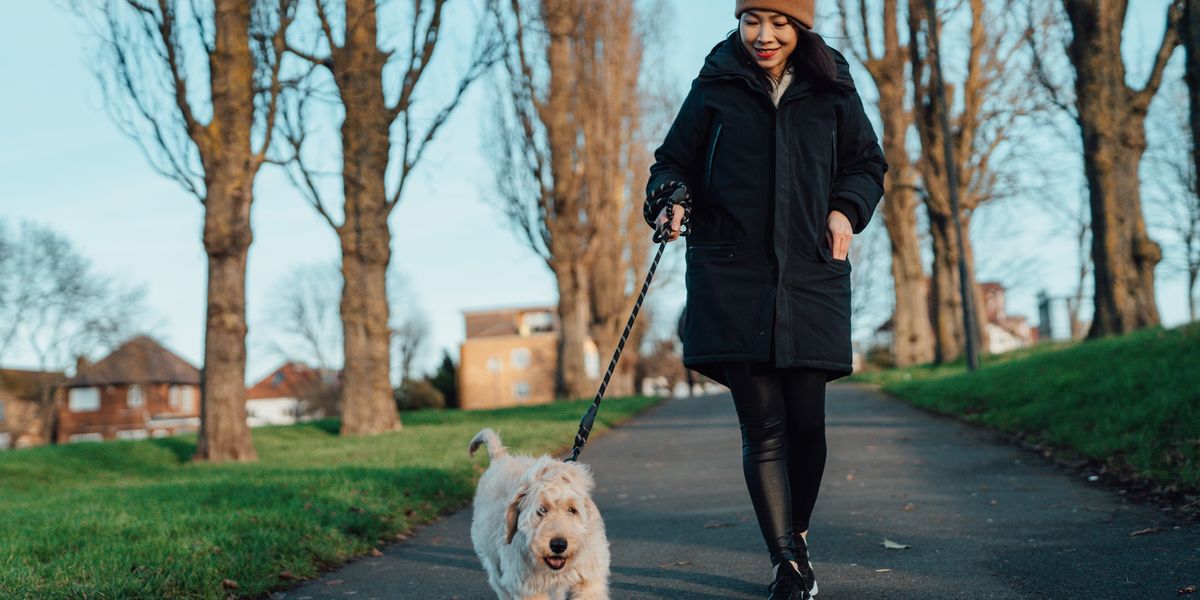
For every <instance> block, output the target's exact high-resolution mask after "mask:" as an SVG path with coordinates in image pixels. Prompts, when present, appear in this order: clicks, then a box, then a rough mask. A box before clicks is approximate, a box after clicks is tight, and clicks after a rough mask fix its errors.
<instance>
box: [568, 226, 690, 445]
mask: <svg viewBox="0 0 1200 600" xmlns="http://www.w3.org/2000/svg"><path fill="white" fill-rule="evenodd" d="M666 208H667V220H666V222H665V223H663V224H662V226H660V227H659V228H658V229H656V230H655V231H654V241H655V242H657V243H658V252H657V253H655V254H654V261H652V262H651V263H650V271H649V272H647V273H646V280H645V281H644V282H642V291H641V293H639V294H638V297H637V302H634V303H633V312H631V313H630V314H629V321H627V322H626V323H625V331H623V332H622V333H621V339H620V340H619V341H618V342H617V351H616V352H614V353H613V357H612V360H611V361H609V363H608V371H607V372H605V373H604V379H603V380H602V381H601V382H600V389H599V390H598V391H597V392H596V399H595V400H593V401H592V405H591V406H589V407H588V409H587V412H586V413H584V415H583V419H581V420H580V421H579V431H578V432H577V433H576V434H575V448H574V449H572V450H571V456H569V457H567V458H564V459H563V462H573V461H576V460H577V459H578V458H579V453H580V452H582V451H583V445H584V444H586V443H587V439H588V436H589V435H591V433H592V425H594V424H595V422H596V412H597V411H598V410H600V401H601V400H603V399H604V390H605V389H607V388H608V380H609V379H611V378H612V374H613V371H615V370H616V368H617V360H618V359H620V358H621V350H623V349H624V348H625V340H626V339H627V338H629V332H630V331H632V330H633V321H634V320H635V319H637V315H638V311H640V310H641V309H642V301H643V300H645V299H646V290H648V289H650V280H652V279H654V271H655V270H656V269H658V261H659V259H661V258H662V255H663V250H664V249H665V248H666V247H667V235H668V232H669V230H670V227H671V221H672V219H673V218H674V205H672V204H667V207H666ZM681 230H682V231H680V235H681V236H683V235H687V234H688V230H687V229H686V228H684V227H681Z"/></svg>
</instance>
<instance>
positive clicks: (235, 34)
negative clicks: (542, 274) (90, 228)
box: [80, 0, 651, 461]
mask: <svg viewBox="0 0 1200 600" xmlns="http://www.w3.org/2000/svg"><path fill="white" fill-rule="evenodd" d="M80 2H81V4H80V11H81V12H82V13H83V14H85V15H89V16H91V17H93V22H94V23H95V24H96V25H97V29H98V31H99V32H100V35H101V38H102V39H103V42H104V49H105V51H106V52H105V56H107V57H108V59H109V63H108V64H106V65H104V66H103V67H102V68H101V69H100V70H99V74H100V78H101V80H102V81H103V82H104V84H105V89H106V95H107V98H108V101H109V106H110V108H111V112H112V113H113V115H114V117H115V118H116V120H117V121H118V123H119V124H120V125H122V127H123V128H124V130H125V131H126V132H127V133H128V134H129V135H130V136H132V137H133V138H134V139H136V140H137V141H138V142H139V143H140V144H141V146H142V148H143V149H144V151H145V153H146V155H147V156H148V158H149V160H150V163H151V164H152V165H153V166H154V167H155V168H156V169H157V170H158V171H160V172H161V173H162V174H164V175H166V176H167V177H170V178H171V179H173V180H175V181H177V182H178V183H179V184H180V185H181V186H182V187H183V188H184V189H185V190H187V191H188V192H189V193H190V194H192V195H193V196H195V197H196V198H197V199H198V200H199V201H200V203H201V204H202V205H203V207H204V214H205V226H204V246H205V251H206V253H207V255H208V273H209V275H208V282H209V287H208V315H207V321H206V322H207V325H206V336H205V355H204V378H203V385H202V401H201V406H202V409H201V432H200V441H199V444H198V447H197V452H196V458H197V459H200V460H214V461H217V460H253V459H254V458H255V456H256V455H255V450H254V446H253V443H252V440H251V437H250V431H249V429H248V428H247V427H246V424H245V396H244V387H243V382H244V379H245V377H244V374H245V360H246V350H245V336H246V315H245V278H246V258H247V254H248V251H249V248H250V245H251V243H252V240H253V234H252V231H251V226H250V212H251V206H252V204H253V199H254V182H255V179H256V177H257V175H258V173H259V172H260V170H261V169H262V167H263V166H265V165H278V166H279V167H281V168H283V169H285V170H286V172H287V174H288V175H289V176H290V178H291V180H292V181H293V183H294V184H295V187H296V189H297V190H298V191H299V192H300V195H301V196H302V197H303V198H304V199H305V200H307V203H308V204H309V205H310V206H311V207H312V208H313V209H314V210H315V211H316V213H317V214H318V215H320V217H321V218H322V219H323V220H324V221H325V222H326V223H327V224H328V225H329V227H330V228H331V229H333V231H334V232H336V234H337V236H338V239H339V242H340V251H341V266H340V269H341V292H340V296H341V300H340V315H339V316H340V325H341V327H340V337H341V342H342V352H341V354H342V363H343V365H344V367H343V372H342V378H341V386H340V389H341V392H340V395H341V396H340V399H339V404H340V407H341V416H342V433H343V434H353V435H358V434H374V433H381V432H387V431H395V430H398V429H399V428H400V426H401V424H400V420H399V416H398V414H397V411H396V406H395V403H394V402H393V399H392V393H391V385H390V381H389V372H390V367H391V364H392V356H393V354H392V346H391V344H392V342H393V340H394V339H396V333H397V331H398V330H397V328H396V327H395V326H391V325H390V323H389V321H390V314H389V306H388V293H387V288H388V286H387V272H388V266H389V264H391V262H392V258H393V257H392V253H391V241H392V231H391V230H390V227H389V216H390V215H391V214H392V213H393V211H394V210H395V208H396V206H397V205H398V204H399V203H400V201H401V200H402V198H403V195H404V190H405V188H406V183H407V182H408V180H409V177H410V176H411V175H412V173H413V172H414V170H415V169H416V168H417V166H418V165H419V163H420V162H421V159H422V157H423V156H425V154H426V152H427V150H428V148H429V147H430V144H431V143H433V142H434V140H435V139H436V138H437V136H438V133H439V131H440V130H441V128H442V126H443V125H445V123H446V122H447V120H448V119H449V117H450V116H451V114H452V113H453V112H454V111H455V109H456V108H457V107H458V106H459V104H460V103H461V101H462V99H463V97H464V95H465V94H466V92H467V90H468V89H469V88H470V87H471V85H472V84H473V83H474V82H475V81H476V80H477V79H479V78H480V77H481V76H483V75H484V74H485V73H486V72H488V71H489V70H490V68H491V67H492V65H494V64H496V63H501V62H502V63H503V64H504V69H503V71H504V74H505V75H506V76H501V77H499V78H498V83H497V86H498V87H499V88H500V89H501V90H502V96H503V97H504V98H505V101H504V102H502V103H500V105H499V108H498V109H497V114H496V123H497V129H498V130H499V135H498V136H497V137H496V144H495V145H496V147H497V149H498V152H496V156H497V157H498V158H497V170H498V172H500V173H501V176H500V177H499V181H498V188H499V194H498V196H499V197H500V198H502V200H501V201H500V203H501V205H502V207H503V209H504V212H505V213H506V214H507V215H508V216H509V218H510V219H511V221H512V223H513V224H514V225H515V226H516V229H517V230H518V231H519V232H521V234H522V235H523V236H524V239H525V240H526V241H527V242H528V243H529V246H530V248H531V249H532V250H533V251H535V252H537V253H538V254H539V255H540V256H542V257H543V259H544V260H545V262H546V265H547V267H548V268H549V269H550V270H551V271H552V272H553V273H554V275H555V277H556V278H557V281H558V288H559V296H560V297H559V316H560V319H561V323H562V327H561V342H560V343H561V347H560V352H559V357H560V365H559V368H558V370H557V372H558V390H559V393H560V394H561V395H564V396H581V395H584V394H585V393H587V390H588V388H589V387H590V385H591V384H592V383H593V382H591V381H590V380H589V378H588V376H587V372H588V369H587V368H586V367H585V364H584V363H585V357H586V348H587V347H588V344H589V343H594V344H595V345H596V346H597V347H600V348H608V347H612V346H613V345H614V344H615V343H616V339H617V337H618V336H619V335H620V333H621V327H622V326H623V312H624V311H625V310H626V309H627V308H628V304H629V301H630V300H631V294H632V293H633V290H632V285H631V279H632V277H633V276H634V273H635V272H636V271H637V270H638V269H640V267H641V266H642V263H643V262H645V257H646V253H647V241H646V236H645V235H644V231H643V228H644V225H642V223H641V217H640V213H639V212H638V211H637V210H635V209H636V208H637V207H638V205H639V204H640V189H641V182H640V181H638V180H637V178H638V176H639V175H638V174H640V173H643V172H644V171H645V170H646V167H647V165H648V164H649V152H648V143H649V141H650V137H651V136H650V129H649V127H648V125H647V123H648V122H649V120H648V119H646V118H644V114H643V112H644V110H645V109H646V106H647V102H648V100H646V98H647V97H648V95H646V94H645V93H644V92H645V89H644V85H643V83H642V81H641V77H640V73H641V67H642V62H643V46H642V39H643V35H642V34H643V33H644V32H643V31H641V30H640V29H639V28H640V27H641V23H642V20H641V16H640V15H641V14H642V13H640V12H639V10H638V8H637V7H635V4H636V3H635V2H634V1H633V0H622V1H616V2H603V3H601V2H584V3H581V2H572V1H567V0H540V1H534V0H504V1H502V0H485V1H484V2H483V3H482V4H478V5H477V6H476V8H479V9H481V10H479V11H478V14H477V15H476V18H477V22H476V24H475V27H474V29H473V30H469V31H457V32H456V35H457V39H455V40H454V41H453V42H451V43H454V44H455V46H456V47H462V45H461V44H458V41H459V40H461V39H470V40H471V42H470V44H468V45H469V46H470V47H471V51H470V53H469V61H468V64H467V65H466V67H465V68H462V69H460V70H459V71H458V72H456V73H455V74H454V75H453V84H452V85H449V86H445V83H444V82H445V81H446V79H447V78H446V77H445V76H432V75H431V74H432V73H434V72H439V73H441V74H444V73H446V72H447V71H448V70H453V69H448V68H447V67H445V66H442V65H435V63H434V53H435V50H436V49H438V48H439V47H442V46H445V45H446V44H447V42H446V41H443V40H445V35H444V34H445V33H446V30H447V23H448V22H452V20H450V19H448V18H447V15H448V14H449V13H448V12H447V11H448V10H449V9H448V6H449V5H450V4H451V3H449V2H448V1H447V0H412V1H411V2H409V3H407V5H406V6H405V7H403V8H402V9H401V8H397V6H396V4H392V5H389V6H384V5H383V4H384V3H380V2H377V1H376V0H250V1H242V0H237V1H234V0H211V4H210V3H206V2H194V1H192V2H182V1H179V0H93V2H94V3H93V4H90V5H88V4H82V2H84V0H80ZM456 6H457V4H456ZM463 10H465V8H464V9H463ZM389 11H390V12H389ZM397 14H399V15H401V16H400V19H401V23H402V24H403V26H402V27H401V28H400V29H402V30H403V33H404V34H405V35H404V36H394V35H390V34H388V33H387V31H386V30H385V29H386V28H385V27H384V26H381V19H382V18H384V15H392V16H395V15H397ZM391 29H395V27H394V25H393V26H392V27H391ZM397 40H401V41H400V42H399V43H397ZM430 81H441V82H443V83H442V86H445V87H447V89H448V90H449V91H448V92H445V91H443V92H442V93H441V96H442V97H441V99H440V100H438V99H437V98H438V96H439V94H438V86H437V84H436V83H429V82H430ZM392 82H398V84H397V85H392ZM331 148H332V149H333V150H332V151H331ZM301 300H303V299H301ZM302 304H303V303H299V304H297V305H296V306H297V307H300V306H301V305H302ZM314 318H315V317H314ZM409 325H412V326H411V327H410V326H402V327H401V328H400V329H402V330H403V331H400V333H402V334H403V335H401V336H400V337H401V338H402V339H403V340H407V343H402V347H401V348H400V354H401V357H402V358H401V368H402V370H404V371H408V370H411V360H412V358H411V357H412V356H413V355H414V353H415V350H416V348H415V347H412V346H413V343H414V340H415V341H419V338H420V337H421V335H422V333H423V332H422V331H418V330H417V329H419V324H409ZM328 326H329V324H328V323H320V322H317V321H314V322H313V323H311V328H328ZM643 330H644V328H642V329H639V333H638V334H636V335H635V339H632V340H630V342H631V343H630V346H629V348H630V349H629V350H628V351H627V353H626V359H625V360H624V361H623V362H622V367H623V371H622V373H621V374H619V376H618V379H617V381H616V382H614V386H615V387H616V389H615V390H614V391H616V392H620V391H630V388H631V385H632V380H633V377H632V372H633V370H634V368H635V366H636V356H632V355H635V354H636V349H637V347H638V346H639V341H640V340H639V339H638V338H639V337H640V331H643ZM296 333H297V334H298V335H300V336H301V337H303V336H305V335H306V334H311V335H312V336H316V335H318V334H319V333H320V332H317V331H316V330H313V331H304V326H303V325H302V326H300V327H299V328H298V330H297V331H296ZM325 354H328V352H325Z"/></svg>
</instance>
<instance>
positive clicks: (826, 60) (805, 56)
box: [734, 15, 853, 91]
mask: <svg viewBox="0 0 1200 600" xmlns="http://www.w3.org/2000/svg"><path fill="white" fill-rule="evenodd" d="M782 16H784V17H786V18H787V20H788V23H790V24H791V25H792V27H793V28H794V29H795V30H796V47H795V48H794V49H793V50H792V53H791V54H790V55H788V60H787V66H788V67H792V68H794V69H795V70H796V75H798V76H800V77H805V78H807V79H808V80H810V81H812V82H813V84H815V85H816V86H817V87H818V88H821V89H825V90H831V91H833V90H839V91H840V90H850V89H853V86H852V85H851V84H850V83H849V82H847V81H844V80H841V79H838V76H837V64H835V63H834V62H833V54H832V53H830V51H829V47H828V46H826V45H825V41H824V40H822V39H821V36H820V34H818V33H817V32H815V31H813V30H811V29H809V28H808V27H805V26H804V24H803V23H801V22H800V21H797V20H796V19H794V18H792V17H790V16H788V15H782ZM734 31H736V32H738V38H737V41H738V43H737V48H736V51H737V52H738V55H739V56H740V57H742V58H743V59H745V60H748V61H750V62H751V63H753V62H754V57H752V56H750V51H749V50H746V45H745V44H744V43H742V38H741V25H740V24H739V25H738V29H735V30H734ZM755 71H756V73H755V76H756V78H757V79H759V80H761V81H762V83H763V85H765V86H766V87H767V89H771V87H772V85H773V83H772V77H771V74H770V73H768V72H767V71H766V70H765V69H755Z"/></svg>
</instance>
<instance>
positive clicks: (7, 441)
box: [0, 432, 12, 450]
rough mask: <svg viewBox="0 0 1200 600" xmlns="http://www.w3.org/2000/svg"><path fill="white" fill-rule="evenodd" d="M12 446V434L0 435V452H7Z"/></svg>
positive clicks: (4, 433)
mask: <svg viewBox="0 0 1200 600" xmlns="http://www.w3.org/2000/svg"><path fill="white" fill-rule="evenodd" d="M11 445H12V434H11V433H8V432H3V433H0V450H8V447H9V446H11Z"/></svg>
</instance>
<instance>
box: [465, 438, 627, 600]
mask: <svg viewBox="0 0 1200 600" xmlns="http://www.w3.org/2000/svg"><path fill="white" fill-rule="evenodd" d="M484 444H486V445H487V447H488V455H489V456H490V457H491V464H490V465H489V466H488V469H487V471H485V472H484V473H483V477H482V478H481V479H480V480H479V487H478V488H477V489H476V491H475V513H474V517H473V518H472V521H471V542H472V543H473V544H474V545H475V554H476V555H478V556H479V560H480V562H482V563H483V568H484V569H485V570H486V571H487V575H488V583H489V584H491V586H492V589H493V590H495V592H496V595H497V596H498V597H499V598H500V600H565V599H566V598H568V597H570V598H571V599H572V600H608V571H609V553H608V537H607V536H606V535H605V533H604V521H603V520H601V518H600V511H599V510H597V509H596V504H595V503H594V502H592V498H591V491H592V487H593V485H594V484H593V482H592V475H591V472H590V471H589V470H588V468H587V467H586V466H584V465H581V464H578V463H574V462H562V461H560V460H558V459H555V458H552V457H550V456H541V457H539V458H533V457H531V456H517V455H509V454H508V452H507V451H506V449H505V448H504V446H502V445H501V444H500V438H499V436H497V435H496V432H494V431H492V430H491V429H484V430H483V431H480V432H479V433H478V434H476V436H475V438H474V439H472V440H471V444H470V446H469V453H470V454H472V455H474V453H475V450H477V449H478V448H479V446H481V445H484ZM552 541H556V542H557V544H556V545H558V546H559V548H558V549H559V550H561V544H562V542H563V541H565V542H566V549H565V550H562V551H561V552H556V551H555V550H554V549H552V548H551V543H552ZM559 561H563V562H562V563H561V565H562V566H561V567H560V568H558V569H557V570H556V569H554V568H552V565H556V564H560V562H559ZM568 594H569V596H568Z"/></svg>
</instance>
